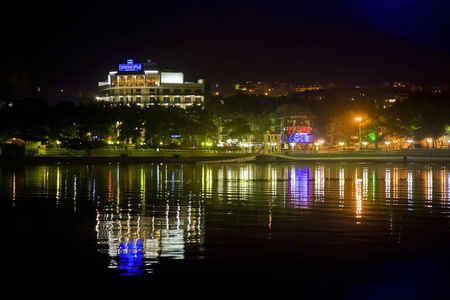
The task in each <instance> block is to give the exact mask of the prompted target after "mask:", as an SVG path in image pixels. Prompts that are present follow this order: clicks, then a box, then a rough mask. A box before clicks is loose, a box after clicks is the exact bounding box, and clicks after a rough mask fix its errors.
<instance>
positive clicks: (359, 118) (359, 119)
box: [356, 117, 361, 150]
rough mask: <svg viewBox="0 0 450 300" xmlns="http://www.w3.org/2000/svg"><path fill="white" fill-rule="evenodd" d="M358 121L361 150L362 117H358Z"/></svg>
mask: <svg viewBox="0 0 450 300" xmlns="http://www.w3.org/2000/svg"><path fill="white" fill-rule="evenodd" d="M356 121H358V122H359V150H361V117H356Z"/></svg>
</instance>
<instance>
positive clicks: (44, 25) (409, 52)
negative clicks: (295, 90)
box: [1, 0, 450, 90]
mask: <svg viewBox="0 0 450 300" xmlns="http://www.w3.org/2000/svg"><path fill="white" fill-rule="evenodd" d="M446 2H448V1H437V0H423V1H422V0H411V1H406V0H378V1H375V0H373V1H369V0H361V1H357V0H343V1H325V0H315V1H284V0H276V1H268V0H261V1H254V0H250V1H245V0H242V1H234V0H233V1H177V0H172V1H170V0H169V1H167V0H166V1H142V0H141V1H132V0H129V1H123V2H117V1H108V2H107V1H95V2H94V1H90V2H86V1H58V2H54V1H50V2H34V3H32V4H26V5H24V4H23V3H19V2H18V3H17V4H16V7H14V8H12V9H11V10H10V11H9V12H10V13H11V15H12V16H13V18H4V19H3V20H2V21H1V22H2V28H3V31H4V34H3V36H4V41H5V43H4V44H5V45H4V46H3V47H2V48H3V49H2V50H6V56H4V57H6V59H4V61H5V62H7V61H9V60H11V59H12V58H16V59H19V60H21V61H23V62H25V63H26V64H27V65H28V66H29V67H30V69H31V71H32V79H33V85H35V86H43V87H47V86H48V87H54V88H58V89H59V88H66V89H92V90H95V89H96V87H97V82H98V81H104V80H106V76H107V73H108V72H109V71H110V70H115V69H117V65H118V64H119V63H126V59H128V58H133V59H134V60H135V61H136V62H139V61H144V60H147V59H151V60H152V61H155V62H156V63H157V65H158V66H159V67H160V68H166V69H179V70H181V71H183V73H184V74H185V80H187V81H194V80H197V79H198V78H209V79H211V81H212V82H219V81H223V80H241V81H242V80H258V81H264V80H269V81H290V82H294V83H300V84H301V83H304V84H309V83H322V84H325V83H336V84H370V83H378V82H383V81H388V82H392V81H396V80H402V81H408V82H410V83H412V84H424V85H425V84H448V83H450V68H449V67H450V44H449V33H450V30H449V29H450V26H449V25H450V24H449V22H450V21H449V20H450V19H449V18H448V13H449V9H450V4H446ZM8 6H9V4H8Z"/></svg>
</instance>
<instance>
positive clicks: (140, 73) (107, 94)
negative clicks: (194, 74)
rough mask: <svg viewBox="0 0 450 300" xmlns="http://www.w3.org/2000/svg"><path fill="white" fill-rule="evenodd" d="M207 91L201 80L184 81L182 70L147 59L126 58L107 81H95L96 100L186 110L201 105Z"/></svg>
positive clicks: (204, 81) (110, 73)
mask: <svg viewBox="0 0 450 300" xmlns="http://www.w3.org/2000/svg"><path fill="white" fill-rule="evenodd" d="M207 94H208V93H207V83H206V80H204V79H199V80H198V81H197V82H185V81H184V74H183V73H182V72H179V71H168V70H166V71H165V70H159V69H157V68H156V64H155V63H153V62H152V61H150V60H148V61H147V62H144V63H134V61H133V60H132V59H129V60H127V63H126V64H119V65H118V69H117V70H115V71H111V72H109V74H108V80H107V81H105V82H99V83H98V97H97V100H99V101H105V102H108V103H111V104H113V105H127V104H136V105H138V106H142V107H148V106H151V105H165V106H178V107H180V108H183V109H186V108H188V107H191V106H203V105H204V102H205V96H206V95H207Z"/></svg>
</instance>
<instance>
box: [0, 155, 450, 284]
mask: <svg viewBox="0 0 450 300" xmlns="http://www.w3.org/2000/svg"><path fill="white" fill-rule="evenodd" d="M0 180H1V181H0V194H1V196H2V198H1V201H2V205H3V206H5V205H7V206H9V207H12V208H15V207H18V206H23V205H25V204H23V203H22V201H23V199H26V198H29V197H39V198H42V199H46V200H47V202H46V203H47V204H46V205H50V206H52V207H53V208H55V209H56V211H58V209H60V210H69V211H71V212H74V213H77V212H78V211H79V209H80V208H84V209H86V207H89V208H91V209H93V210H95V212H96V213H95V215H96V220H95V233H96V240H97V244H98V251H99V253H100V254H101V255H107V256H108V257H109V268H111V269H115V270H119V271H120V272H121V274H124V275H139V274H149V273H153V272H154V270H155V268H156V267H157V266H158V264H159V263H160V261H161V260H187V259H189V260H203V259H206V258H208V257H210V256H211V255H213V254H211V253H210V252H209V250H208V249H213V250H214V251H219V252H220V250H217V249H216V248H215V247H212V246H211V245H221V246H223V247H224V248H226V247H231V246H230V245H232V244H238V245H239V243H241V242H242V241H243V240H242V235H244V236H245V237H246V240H245V241H246V242H245V243H246V247H248V246H249V245H248V243H250V242H251V241H253V240H256V242H255V245H258V243H259V242H260V241H261V240H263V241H268V240H277V241H280V240H282V241H288V242H290V243H293V242H294V243H295V240H296V239H301V238H303V237H305V236H317V237H318V238H320V239H322V240H324V241H325V242H326V243H329V244H328V245H335V244H338V245H344V246H345V245H349V244H352V245H354V243H355V241H356V243H361V244H360V245H359V246H362V247H364V245H363V244H364V243H366V242H367V247H370V246H369V245H372V244H373V243H375V242H379V241H380V236H381V239H383V241H384V242H386V243H388V242H389V241H390V240H389V241H386V240H387V238H386V237H385V236H390V237H393V240H394V241H395V243H402V242H403V240H402V238H403V236H404V235H405V233H404V232H403V231H404V230H405V229H404V228H403V227H404V225H405V222H407V221H404V220H402V217H403V218H404V219H406V220H409V221H408V222H413V221H412V220H416V221H417V222H418V223H420V222H422V221H423V220H425V219H427V218H430V217H433V218H446V217H447V214H448V213H449V212H450V207H449V193H450V170H449V168H448V167H447V166H446V165H441V164H429V165H427V164H423V165H422V164H408V165H396V164H338V163H334V164H228V165H227V164H224V165H221V164H220V165H218V164H209V165H208V164H200V165H190V164H145V165H144V164H143V165H139V164H136V165H119V164H117V165H95V166H91V165H83V166H79V165H75V166H73V165H35V166H34V165H33V166H26V167H23V168H16V169H8V168H2V169H0ZM49 203H50V204H49ZM408 213H410V214H411V215H412V214H414V216H415V218H410V217H408ZM305 220H306V221H309V222H311V223H313V224H314V226H312V225H311V226H308V227H304V228H300V227H299V225H298V224H300V223H301V222H305ZM301 224H304V223H301ZM364 226H366V227H364ZM358 228H359V230H358ZM330 230H333V231H332V232H331V231H330ZM439 230H440V228H436V231H437V232H439ZM236 232H239V235H236ZM330 233H333V234H336V233H340V235H338V237H334V238H332V237H331V236H330ZM410 235H411V236H414V233H410ZM308 241H309V242H311V241H310V240H308ZM330 243H331V244H330ZM309 246H313V247H314V246H315V245H314V244H312V245H311V244H309ZM316 246H317V247H321V246H320V245H319V244H318V245H316ZM253 247H256V248H257V247H258V246H253ZM379 247H383V243H381V246H379ZM295 250H297V249H296V248H294V250H293V252H295ZM61 251H63V250H61ZM259 251H260V252H261V251H262V250H259ZM270 254H273V253H272V252H270V253H269V252H268V253H267V255H270ZM288 254H289V255H295V254H294V253H288ZM261 255H264V253H263V254H261Z"/></svg>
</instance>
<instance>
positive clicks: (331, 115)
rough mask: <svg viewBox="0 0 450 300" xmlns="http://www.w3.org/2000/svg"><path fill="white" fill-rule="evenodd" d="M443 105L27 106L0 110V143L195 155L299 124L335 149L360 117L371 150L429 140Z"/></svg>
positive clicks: (435, 100)
mask: <svg viewBox="0 0 450 300" xmlns="http://www.w3.org/2000/svg"><path fill="white" fill-rule="evenodd" d="M449 99H450V98H449V96H448V94H447V93H440V94H430V93H422V92H420V93H411V94H410V95H409V98H408V100H405V101H399V102H396V103H395V104H393V105H392V106H391V107H388V108H384V107H383V106H382V98H381V97H380V94H377V93H372V94H371V93H365V94H363V95H362V94H361V93H360V94H359V95H358V97H349V96H348V94H347V93H343V92H341V91H339V90H330V91H320V93H318V94H314V93H309V94H308V93H302V94H292V95H289V96H285V97H277V98H275V97H266V96H255V95H248V94H239V93H238V94H236V95H234V96H230V97H225V98H222V97H212V98H211V99H210V100H208V102H207V103H205V105H204V106H203V107H197V106H194V107H192V108H190V109H187V110H184V109H180V108H178V107H165V106H159V105H155V106H150V107H148V108H141V107H139V106H135V105H130V106H119V107H113V106H110V105H108V104H106V103H101V102H90V103H87V104H79V105H75V104H74V103H70V102H61V103H58V104H55V105H49V103H48V101H47V100H46V99H29V100H24V101H20V102H16V103H14V105H13V106H3V107H1V108H0V141H2V140H5V139H6V138H9V137H17V138H22V139H24V140H33V141H42V142H44V143H45V144H46V145H48V146H49V147H51V146H56V143H61V146H62V147H68V148H82V149H86V150H87V151H89V150H90V149H92V148H98V147H103V146H106V145H108V143H117V142H119V143H133V144H135V145H136V146H137V147H155V146H159V145H161V144H163V145H167V144H170V143H174V142H175V143H179V144H182V145H186V146H190V147H198V146H199V145H201V143H202V141H205V140H211V141H215V140H216V139H217V136H218V134H219V133H227V136H228V137H229V138H236V139H246V138H247V139H250V140H252V141H253V142H262V140H263V135H264V133H265V132H266V131H267V130H273V128H274V126H275V125H276V124H277V120H279V119H286V118H290V117H292V116H302V117H303V118H304V119H308V120H309V121H310V122H311V126H312V128H313V129H314V131H313V133H314V135H315V137H316V139H318V138H328V139H329V141H330V142H331V143H335V142H337V141H338V140H339V139H345V138H346V139H348V138H349V136H350V135H355V134H356V133H357V130H358V123H357V122H355V121H354V117H355V116H356V115H358V116H362V117H363V121H362V126H363V128H364V130H363V131H364V132H363V135H364V139H365V140H368V141H370V142H373V143H378V142H380V141H382V140H383V139H384V138H385V137H386V136H392V135H397V136H404V137H411V138H415V139H423V138H427V137H432V138H434V139H436V138H438V137H439V136H442V135H443V134H445V133H446V132H447V130H448V125H449V124H450V105H449V104H450V101H449Z"/></svg>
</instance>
